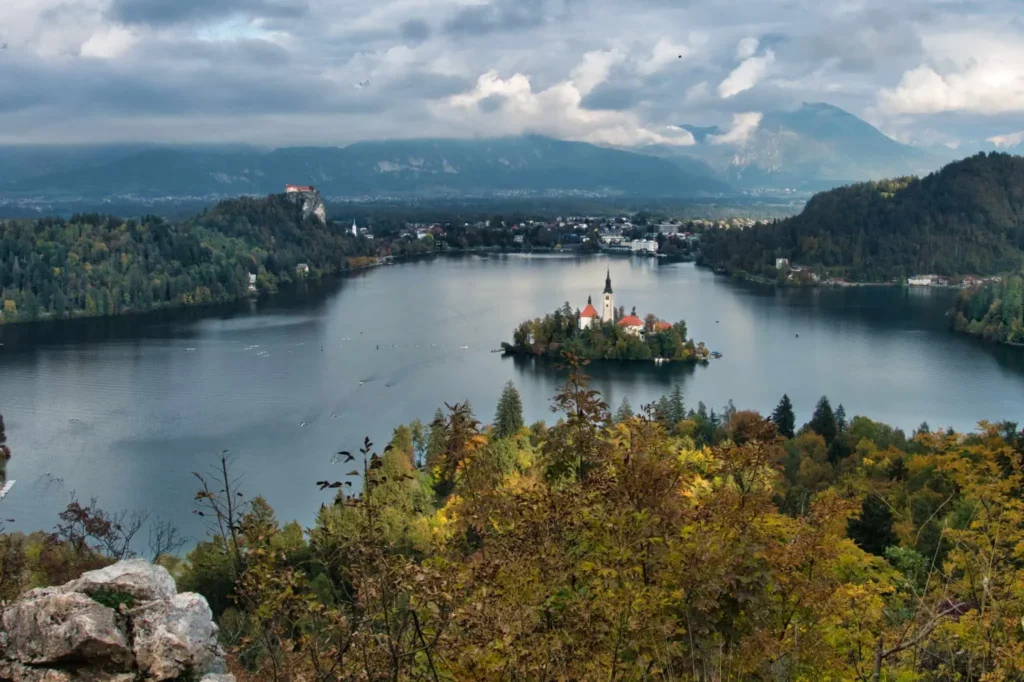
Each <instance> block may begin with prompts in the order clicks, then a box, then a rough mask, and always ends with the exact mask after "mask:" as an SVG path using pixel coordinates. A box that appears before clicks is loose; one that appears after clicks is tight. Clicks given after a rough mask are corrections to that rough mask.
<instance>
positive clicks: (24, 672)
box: [0, 661, 205, 682]
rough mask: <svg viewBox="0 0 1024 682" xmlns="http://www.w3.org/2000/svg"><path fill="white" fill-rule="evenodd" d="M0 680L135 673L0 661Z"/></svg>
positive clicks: (119, 677) (101, 679) (71, 680)
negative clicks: (32, 665) (69, 668)
mask: <svg viewBox="0 0 1024 682" xmlns="http://www.w3.org/2000/svg"><path fill="white" fill-rule="evenodd" d="M204 679H205V678H204ZM0 680H5V681H6V680H10V681H11V682H135V675H134V674H132V673H107V672H103V671H96V670H75V671H73V672H68V671H65V670H53V669H51V668H33V667H31V666H27V665H22V664H20V663H14V662H11V661H0Z"/></svg>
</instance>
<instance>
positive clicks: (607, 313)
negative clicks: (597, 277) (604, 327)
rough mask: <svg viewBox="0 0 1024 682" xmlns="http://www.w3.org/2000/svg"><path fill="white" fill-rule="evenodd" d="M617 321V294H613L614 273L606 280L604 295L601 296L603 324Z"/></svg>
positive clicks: (606, 277) (609, 271) (609, 273)
mask: <svg viewBox="0 0 1024 682" xmlns="http://www.w3.org/2000/svg"><path fill="white" fill-rule="evenodd" d="M614 321H615V294H613V293H612V271H611V268H609V269H608V274H607V275H606V276H605V278H604V294H603V295H602V296H601V322H614Z"/></svg>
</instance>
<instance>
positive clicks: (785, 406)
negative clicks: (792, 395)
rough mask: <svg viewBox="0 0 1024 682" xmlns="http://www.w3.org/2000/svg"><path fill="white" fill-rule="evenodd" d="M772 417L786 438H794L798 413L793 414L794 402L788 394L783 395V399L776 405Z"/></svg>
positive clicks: (776, 426)
mask: <svg viewBox="0 0 1024 682" xmlns="http://www.w3.org/2000/svg"><path fill="white" fill-rule="evenodd" d="M771 419H772V422H774V423H775V428H777V429H778V430H779V433H780V434H781V435H783V436H785V437H786V438H792V437H793V436H794V435H796V434H795V429H796V415H795V414H793V403H792V402H790V400H789V396H788V395H786V394H783V395H782V400H780V401H779V404H778V405H776V407H775V410H774V411H773V412H772V417H771Z"/></svg>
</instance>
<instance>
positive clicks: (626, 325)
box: [618, 308, 644, 336]
mask: <svg viewBox="0 0 1024 682" xmlns="http://www.w3.org/2000/svg"><path fill="white" fill-rule="evenodd" d="M618 324H619V326H620V327H622V328H623V329H624V330H625V331H626V332H628V333H630V334H632V335H633V336H643V335H644V321H643V320H641V319H640V318H639V317H637V316H636V308H633V312H631V313H630V314H629V315H626V316H625V317H623V318H622V319H621V320H619V323H618Z"/></svg>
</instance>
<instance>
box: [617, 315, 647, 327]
mask: <svg viewBox="0 0 1024 682" xmlns="http://www.w3.org/2000/svg"><path fill="white" fill-rule="evenodd" d="M619 326H620V327H642V326H644V321H643V320H641V319H640V318H639V317H637V316H636V315H626V316H625V317H624V318H622V319H621V320H619Z"/></svg>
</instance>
